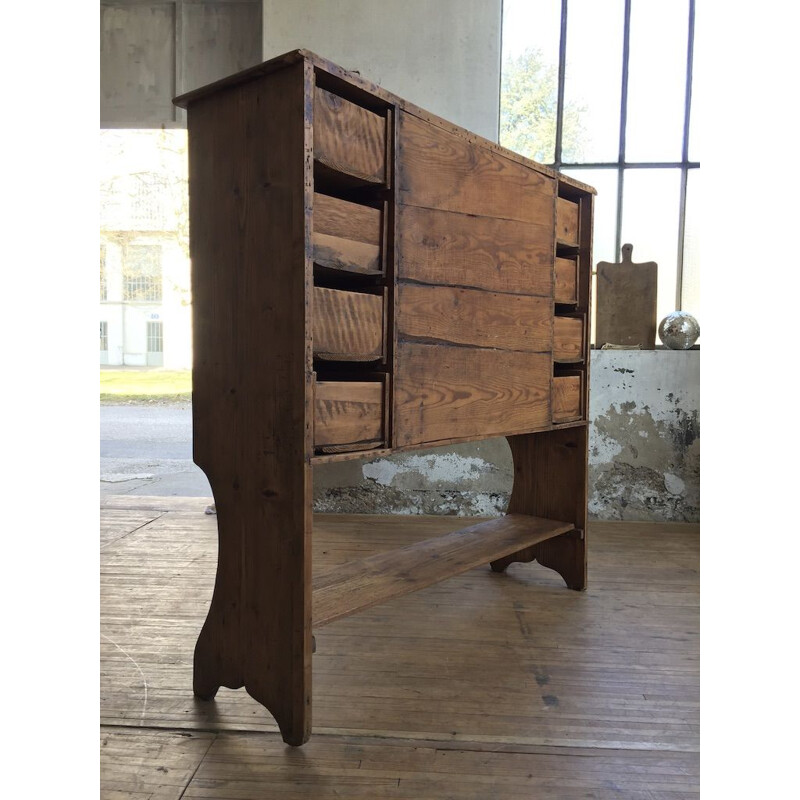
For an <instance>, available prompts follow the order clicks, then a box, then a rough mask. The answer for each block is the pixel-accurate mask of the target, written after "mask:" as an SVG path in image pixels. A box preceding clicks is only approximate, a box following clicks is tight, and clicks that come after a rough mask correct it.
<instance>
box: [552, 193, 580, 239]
mask: <svg viewBox="0 0 800 800" xmlns="http://www.w3.org/2000/svg"><path fill="white" fill-rule="evenodd" d="M579 210H580V209H579V206H578V203H574V202H573V201H572V200H566V199H565V198H563V197H559V198H557V200H556V241H558V242H561V243H562V244H566V245H571V246H576V245H577V244H578V241H579V239H578V233H579V225H578V212H579Z"/></svg>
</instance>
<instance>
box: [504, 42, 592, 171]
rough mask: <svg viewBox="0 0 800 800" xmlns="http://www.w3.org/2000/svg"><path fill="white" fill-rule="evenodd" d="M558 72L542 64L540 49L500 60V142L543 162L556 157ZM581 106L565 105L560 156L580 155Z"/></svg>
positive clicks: (571, 158) (582, 134) (582, 137)
mask: <svg viewBox="0 0 800 800" xmlns="http://www.w3.org/2000/svg"><path fill="white" fill-rule="evenodd" d="M557 105H558V72H557V70H556V68H555V66H553V65H549V66H547V65H545V64H544V63H543V59H542V53H541V51H540V50H535V49H533V48H527V49H526V50H525V51H524V52H523V53H520V55H518V56H516V57H515V58H507V59H505V61H504V62H503V72H502V81H501V85H500V144H502V145H503V147H507V148H509V149H510V150H514V151H515V152H517V153H521V154H522V155H524V156H527V157H528V158H532V159H534V160H535V161H539V162H540V163H543V164H551V163H552V162H553V160H554V159H555V146H556V108H557ZM585 111H586V109H585V108H584V107H582V106H577V105H575V104H574V103H567V104H565V106H564V119H563V130H562V134H561V158H562V161H566V162H577V161H580V160H581V159H582V157H583V146H582V142H583V141H584V140H585V136H586V132H585V130H584V128H583V125H582V122H581V115H582V114H583V113H584V112H585Z"/></svg>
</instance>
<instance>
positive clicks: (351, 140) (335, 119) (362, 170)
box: [314, 86, 386, 184]
mask: <svg viewBox="0 0 800 800" xmlns="http://www.w3.org/2000/svg"><path fill="white" fill-rule="evenodd" d="M314 158H315V159H316V160H317V161H318V162H319V163H320V164H323V165H325V166H326V167H328V168H330V169H333V170H335V171H337V172H341V173H344V174H346V175H350V176H352V177H353V178H356V179H357V180H358V181H359V182H362V183H365V184H384V183H386V118H385V117H381V116H379V115H378V114H375V113H373V112H372V111H368V110H367V109H366V108H362V107H361V106H357V105H355V103H351V102H350V101H349V100H345V99H344V98H343V97H339V96H338V95H335V94H331V93H330V92H327V91H325V89H320V88H319V86H317V87H316V89H315V90H314Z"/></svg>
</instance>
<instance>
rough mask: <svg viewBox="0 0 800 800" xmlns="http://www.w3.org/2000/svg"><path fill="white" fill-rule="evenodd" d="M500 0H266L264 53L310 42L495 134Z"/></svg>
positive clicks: (448, 115) (454, 118)
mask: <svg viewBox="0 0 800 800" xmlns="http://www.w3.org/2000/svg"><path fill="white" fill-rule="evenodd" d="M501 5H502V3H501V0H436V2H432V0H380V2H378V1H377V0H337V2H330V0H293V2H290V3H287V2H286V0H264V6H263V15H264V17H263V18H264V37H263V38H264V58H265V59H268V58H272V57H273V56H277V55H281V54H282V53H285V52H287V51H289V50H295V49H297V48H305V49H307V50H311V51H312V52H315V53H316V54H317V55H320V56H322V57H323V58H327V59H330V60H331V61H333V62H335V63H336V64H339V65H340V66H342V67H344V68H345V69H350V70H357V71H359V72H360V73H361V75H363V76H364V77H365V78H366V79H368V80H370V81H372V82H373V83H377V84H379V85H380V86H382V87H383V88H384V89H387V90H388V91H390V92H394V93H395V94H397V95H399V96H400V97H402V98H403V99H405V100H409V101H411V102H412V103H415V104H417V105H418V106H421V107H422V108H424V109H426V110H427V111H432V112H433V113H434V114H438V115H440V116H442V117H444V118H445V119H448V120H450V121H451V122H455V123H457V124H458V125H462V126H463V127H465V128H468V129H469V130H471V131H474V132H475V133H479V134H481V135H482V136H485V137H486V138H488V139H492V140H493V141H496V140H497V134H498V109H499V103H500V12H501Z"/></svg>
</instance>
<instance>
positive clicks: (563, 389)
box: [553, 375, 583, 422]
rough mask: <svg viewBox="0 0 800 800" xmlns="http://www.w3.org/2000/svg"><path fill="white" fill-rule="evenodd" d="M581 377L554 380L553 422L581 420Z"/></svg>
mask: <svg viewBox="0 0 800 800" xmlns="http://www.w3.org/2000/svg"><path fill="white" fill-rule="evenodd" d="M581 377H582V376H581V375H563V376H556V377H555V378H553V422H572V421H573V420H576V419H580V418H581V417H582V416H583V414H582V409H581V394H582V392H581V389H582V380H581Z"/></svg>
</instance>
